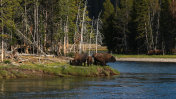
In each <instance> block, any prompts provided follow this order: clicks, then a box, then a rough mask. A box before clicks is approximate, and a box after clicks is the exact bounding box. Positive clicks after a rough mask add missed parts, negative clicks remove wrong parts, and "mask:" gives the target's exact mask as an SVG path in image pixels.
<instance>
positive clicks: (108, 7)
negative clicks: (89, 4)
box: [102, 0, 114, 51]
mask: <svg viewBox="0 0 176 99" xmlns="http://www.w3.org/2000/svg"><path fill="white" fill-rule="evenodd" d="M103 9H104V11H103V15H102V21H103V31H102V32H103V35H104V37H105V38H104V43H105V44H106V45H107V47H108V50H109V51H112V48H111V47H112V46H111V40H112V35H111V32H110V31H111V30H112V29H110V28H109V26H112V23H111V22H112V16H113V14H114V6H113V4H112V3H111V1H110V0H105V2H104V3H103Z"/></svg>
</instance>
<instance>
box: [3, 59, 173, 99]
mask: <svg viewBox="0 0 176 99" xmlns="http://www.w3.org/2000/svg"><path fill="white" fill-rule="evenodd" d="M109 65H110V66H111V67H112V68H114V69H118V70H119V71H120V72H121V74H120V75H118V76H113V77H104V78H97V77H96V78H86V77H73V78H45V79H44V78H40V79H9V80H1V81H0V99H5V98H7V99H31V98H33V99H174V98H176V64H174V63H147V62H116V63H109Z"/></svg>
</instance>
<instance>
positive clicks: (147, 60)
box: [116, 57, 176, 63]
mask: <svg viewBox="0 0 176 99" xmlns="http://www.w3.org/2000/svg"><path fill="white" fill-rule="evenodd" d="M116 61H129V62H160V63H176V58H117V57H116Z"/></svg>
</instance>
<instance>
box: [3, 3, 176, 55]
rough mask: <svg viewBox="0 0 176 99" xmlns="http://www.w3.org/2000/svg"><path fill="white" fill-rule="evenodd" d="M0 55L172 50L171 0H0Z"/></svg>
mask: <svg viewBox="0 0 176 99" xmlns="http://www.w3.org/2000/svg"><path fill="white" fill-rule="evenodd" d="M0 4H1V5H0V6H1V8H0V9H1V12H0V16H1V17H0V32H1V35H0V39H1V49H2V50H1V53H2V54H1V55H2V57H5V56H4V53H6V51H14V50H16V49H18V50H21V52H22V53H26V54H29V53H30V54H32V53H33V54H34V53H35V54H44V55H45V54H55V55H58V56H60V55H65V54H67V53H70V52H80V53H81V52H85V51H86V50H90V49H92V48H93V47H94V48H95V49H96V52H97V45H101V46H107V49H108V51H109V52H112V53H118V54H146V53H147V52H148V51H150V50H162V51H163V54H172V53H173V52H174V51H176V50H175V49H176V26H175V25H176V1H175V0H1V1H0Z"/></svg>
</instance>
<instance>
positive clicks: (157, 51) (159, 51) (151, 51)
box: [147, 49, 163, 55]
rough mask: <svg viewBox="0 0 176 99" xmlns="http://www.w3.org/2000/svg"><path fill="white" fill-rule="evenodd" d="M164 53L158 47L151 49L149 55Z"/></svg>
mask: <svg viewBox="0 0 176 99" xmlns="http://www.w3.org/2000/svg"><path fill="white" fill-rule="evenodd" d="M161 54H163V51H162V50H159V49H156V50H149V51H148V52H147V55H161Z"/></svg>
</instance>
